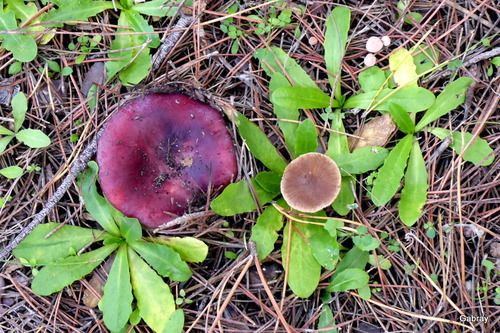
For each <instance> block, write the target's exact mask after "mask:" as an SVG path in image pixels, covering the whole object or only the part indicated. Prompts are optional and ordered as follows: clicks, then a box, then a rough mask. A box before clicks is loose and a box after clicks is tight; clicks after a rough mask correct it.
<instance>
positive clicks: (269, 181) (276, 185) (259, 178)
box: [255, 171, 283, 193]
mask: <svg viewBox="0 0 500 333" xmlns="http://www.w3.org/2000/svg"><path fill="white" fill-rule="evenodd" d="M282 176H283V175H280V174H278V173H276V172H269V171H262V172H259V173H258V174H257V175H256V176H255V181H256V182H257V184H259V185H260V186H261V187H262V188H263V189H264V190H266V191H267V192H270V193H280V191H281V189H280V184H281V178H282Z"/></svg>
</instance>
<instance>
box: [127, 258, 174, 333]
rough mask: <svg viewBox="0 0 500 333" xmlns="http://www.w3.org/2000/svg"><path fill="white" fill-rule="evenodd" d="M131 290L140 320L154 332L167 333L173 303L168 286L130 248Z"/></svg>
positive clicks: (172, 311)
mask: <svg viewBox="0 0 500 333" xmlns="http://www.w3.org/2000/svg"><path fill="white" fill-rule="evenodd" d="M128 260H129V265H130V277H131V281H132V290H133V291H134V295H135V298H136V300H137V308H138V309H139V312H140V314H141V317H142V319H144V321H145V322H146V324H148V325H149V327H151V329H153V330H154V331H155V332H168V330H167V328H168V321H169V319H170V316H171V315H172V314H173V313H174V311H175V301H174V297H173V296H172V293H171V292H170V289H169V287H168V285H167V284H166V283H165V282H164V281H163V279H162V278H161V277H160V276H159V275H158V274H156V272H155V271H154V270H153V269H152V268H150V267H149V266H148V265H147V264H146V263H145V262H144V261H143V260H142V259H141V258H140V257H139V256H138V255H137V253H135V252H134V250H132V249H131V248H129V249H128Z"/></svg>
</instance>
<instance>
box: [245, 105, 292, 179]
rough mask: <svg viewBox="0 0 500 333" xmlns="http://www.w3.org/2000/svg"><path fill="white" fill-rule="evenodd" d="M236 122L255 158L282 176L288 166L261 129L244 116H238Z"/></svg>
mask: <svg viewBox="0 0 500 333" xmlns="http://www.w3.org/2000/svg"><path fill="white" fill-rule="evenodd" d="M235 122H236V126H238V131H239V133H240V135H241V137H242V138H243V139H244V140H245V143H246V145H247V146H248V148H249V149H250V152H251V153H252V154H253V156H255V158H257V159H258V160H259V161H261V162H262V163H263V164H264V165H265V166H266V167H268V168H269V169H270V170H271V171H274V172H276V173H279V174H282V173H283V171H284V170H285V168H286V165H287V164H286V162H285V160H284V159H283V157H282V156H281V155H280V154H279V153H278V151H277V150H276V148H275V147H274V146H273V144H272V143H271V142H270V141H269V139H268V138H267V136H266V135H265V134H264V133H262V131H261V130H260V128H259V127H258V126H256V125H254V124H252V123H251V122H250V121H249V120H248V119H247V118H246V117H245V116H243V115H242V114H238V117H237V118H236V119H235Z"/></svg>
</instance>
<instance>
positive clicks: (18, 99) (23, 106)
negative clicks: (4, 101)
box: [12, 91, 28, 132]
mask: <svg viewBox="0 0 500 333" xmlns="http://www.w3.org/2000/svg"><path fill="white" fill-rule="evenodd" d="M26 111H28V100H27V99H26V96H25V95H24V94H23V93H22V92H21V91H20V92H18V93H17V94H16V96H14V98H12V115H13V116H14V132H17V131H19V129H20V128H21V126H22V125H23V122H24V119H25V118H26Z"/></svg>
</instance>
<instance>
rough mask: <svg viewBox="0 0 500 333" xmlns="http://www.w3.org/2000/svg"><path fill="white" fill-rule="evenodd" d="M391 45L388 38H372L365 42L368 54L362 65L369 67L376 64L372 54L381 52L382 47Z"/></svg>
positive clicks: (375, 58)
mask: <svg viewBox="0 0 500 333" xmlns="http://www.w3.org/2000/svg"><path fill="white" fill-rule="evenodd" d="M389 45H391V38H390V37H389V36H383V37H382V38H379V37H375V36H372V37H370V38H368V40H367V41H366V50H367V51H368V52H370V53H368V54H367V55H366V56H365V59H364V63H365V66H367V67H370V66H373V65H375V64H376V63H377V57H376V56H375V54H374V53H376V52H379V51H380V50H382V48H383V47H384V46H386V47H387V46H389Z"/></svg>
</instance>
